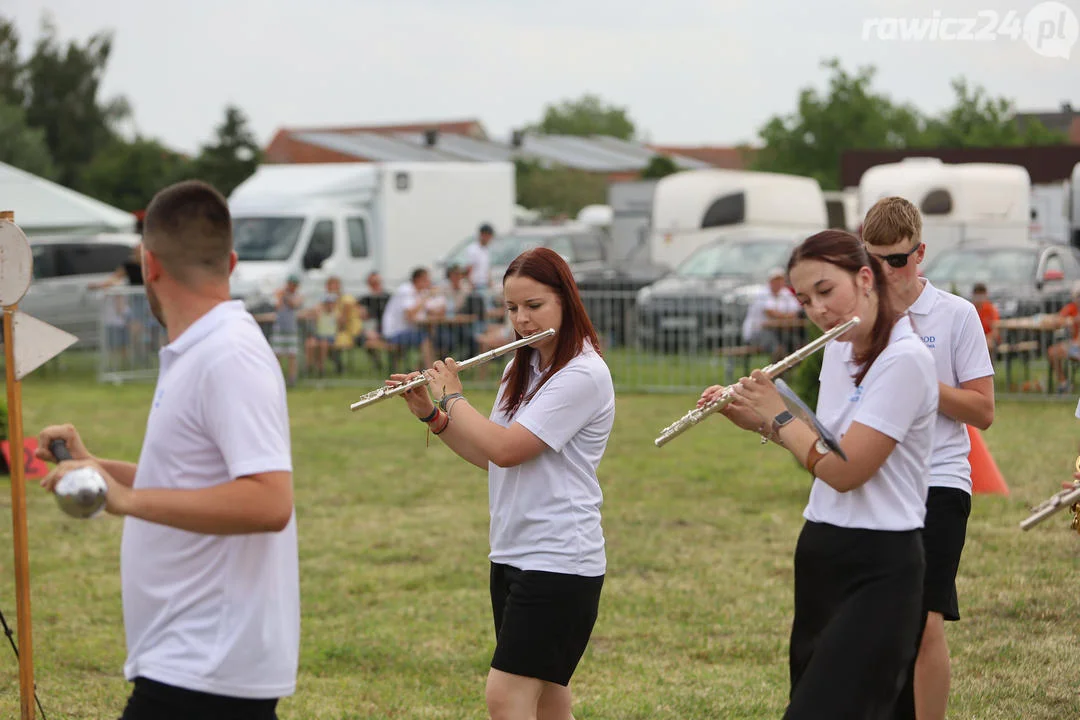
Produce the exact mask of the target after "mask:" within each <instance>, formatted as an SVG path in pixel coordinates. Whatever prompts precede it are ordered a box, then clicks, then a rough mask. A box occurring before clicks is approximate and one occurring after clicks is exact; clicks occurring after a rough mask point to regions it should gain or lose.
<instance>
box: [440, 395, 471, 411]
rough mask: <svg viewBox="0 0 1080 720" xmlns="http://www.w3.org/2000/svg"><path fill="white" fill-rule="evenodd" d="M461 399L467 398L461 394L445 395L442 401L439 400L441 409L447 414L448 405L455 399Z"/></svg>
mask: <svg viewBox="0 0 1080 720" xmlns="http://www.w3.org/2000/svg"><path fill="white" fill-rule="evenodd" d="M460 397H465V396H464V395H462V394H461V393H450V394H449V395H443V397H442V400H439V407H441V408H442V409H443V412H446V403H448V402H450V401H451V400H453V399H454V398H460Z"/></svg>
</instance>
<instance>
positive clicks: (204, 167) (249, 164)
mask: <svg viewBox="0 0 1080 720" xmlns="http://www.w3.org/2000/svg"><path fill="white" fill-rule="evenodd" d="M214 132H215V138H214V142H213V143H212V144H207V145H204V146H203V147H202V148H201V150H200V152H199V156H198V157H197V158H196V159H195V163H194V166H193V172H194V173H195V176H196V177H198V178H199V179H201V180H205V181H206V182H208V183H210V184H211V185H213V186H214V187H215V188H217V189H218V191H219V192H221V193H222V194H223V195H225V196H226V197H227V196H228V195H229V194H230V193H231V192H232V191H233V190H234V189H235V188H236V186H237V185H239V184H240V183H241V182H243V181H244V180H246V179H247V178H248V177H250V176H251V174H252V173H254V172H255V168H256V167H258V165H259V162H260V161H261V160H262V150H261V149H260V148H259V144H258V142H257V141H256V140H255V134H254V133H253V132H252V131H251V129H250V128H249V127H248V119H247V117H246V116H245V115H244V113H243V111H241V110H240V109H239V108H237V107H235V106H233V105H229V106H228V107H226V108H225V119H224V120H223V121H222V123H221V124H220V125H218V126H217V128H215V130H214Z"/></svg>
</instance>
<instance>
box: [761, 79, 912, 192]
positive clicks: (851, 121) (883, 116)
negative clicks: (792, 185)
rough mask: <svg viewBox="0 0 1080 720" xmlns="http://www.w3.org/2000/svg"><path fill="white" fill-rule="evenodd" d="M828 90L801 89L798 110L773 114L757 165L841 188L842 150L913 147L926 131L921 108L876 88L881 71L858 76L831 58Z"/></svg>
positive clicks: (764, 133) (762, 136) (764, 136)
mask: <svg viewBox="0 0 1080 720" xmlns="http://www.w3.org/2000/svg"><path fill="white" fill-rule="evenodd" d="M822 67H824V68H826V69H828V70H830V71H831V72H832V77H831V78H830V80H829V89H828V92H827V93H826V94H825V95H824V96H822V95H820V94H819V93H818V92H817V91H816V90H815V89H813V88H805V89H803V90H802V91H801V92H800V93H799V101H798V105H797V109H796V111H795V113H793V114H791V115H788V116H786V117H781V116H773V117H772V118H770V119H769V120H768V121H767V122H766V123H765V125H764V126H763V127H762V128H761V130H759V131H758V135H759V136H760V137H761V139H762V141H763V143H764V147H762V149H761V150H760V151H759V152H758V153H757V154H756V156H755V159H754V162H753V168H754V169H756V170H767V171H773V172H782V173H790V174H793V175H804V176H807V177H812V178H815V179H816V180H817V181H818V182H819V183H821V186H822V188H823V189H838V188H839V187H840V155H841V153H843V151H844V150H849V149H853V148H867V149H886V148H902V147H906V146H908V145H909V144H910V143H911V142H912V141H913V140H914V139H916V138H918V137H919V135H920V133H921V132H922V126H921V122H920V115H919V112H918V110H916V109H915V108H914V107H912V106H910V105H902V104H896V103H894V102H893V101H892V100H891V99H890V98H889V97H888V96H886V95H882V94H877V93H874V92H873V91H872V89H871V83H872V82H873V79H874V75H875V73H876V70H875V69H874V68H873V67H862V68H859V69H858V70H857V71H856V73H855V74H854V75H852V74H849V73H848V72H846V71H845V70H844V69H843V68H842V67H840V61H839V60H837V59H835V58H834V59H829V60H825V61H823V62H822Z"/></svg>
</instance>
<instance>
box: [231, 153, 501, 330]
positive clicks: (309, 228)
mask: <svg viewBox="0 0 1080 720" xmlns="http://www.w3.org/2000/svg"><path fill="white" fill-rule="evenodd" d="M229 206H230V211H231V212H232V217H233V237H234V245H235V249H236V252H237V255H238V256H239V262H238V263H237V267H236V269H235V270H234V272H233V276H232V282H231V285H232V294H233V297H237V298H242V299H243V300H244V301H245V303H246V304H247V307H248V309H250V310H252V311H253V312H258V311H262V310H267V309H269V306H271V305H272V301H273V294H274V292H275V291H276V290H277V289H278V288H280V287H282V286H283V285H284V284H285V281H286V278H287V277H288V276H289V275H293V274H295V275H297V276H299V277H300V279H301V283H300V289H301V292H302V293H303V294H304V297H305V298H306V300H307V302H308V304H313V303H314V302H317V301H318V298H319V296H321V295H322V294H323V293H324V292H325V290H324V288H325V284H326V279H327V278H328V277H329V276H331V275H335V276H337V277H339V278H340V279H341V284H342V290H343V291H344V292H346V293H350V294H353V295H362V294H364V293H365V292H366V290H367V287H366V281H367V276H368V274H369V273H370V272H372V271H378V272H379V273H380V274H381V275H382V277H383V280H384V284H385V288H386V290H387V291H388V292H391V291H393V289H394V287H395V286H396V285H397V284H398V283H400V282H402V281H404V280H406V279H408V278H409V276H410V274H411V272H412V270H413V269H414V268H415V267H418V266H424V267H427V268H428V269H434V267H435V263H436V262H437V261H438V260H439V259H440V258H442V257H443V256H444V255H445V254H446V253H447V251H448V250H450V249H451V248H452V247H454V246H455V245H456V244H458V243H460V242H461V241H462V239H463V238H466V237H469V236H476V235H477V231H478V229H479V227H480V226H481V225H482V224H484V223H487V224H490V225H491V226H492V227H493V228H494V230H495V232H496V233H500V232H505V231H508V230H510V229H512V228H513V226H514V207H515V182H514V166H513V164H511V163H506V162H485V163H468V162H462V163H456V162H435V163H406V162H395V163H313V164H282V165H262V166H260V167H259V168H258V169H257V170H256V171H255V173H254V174H252V175H251V177H249V178H248V179H247V180H245V181H244V182H243V183H241V184H240V185H239V186H237V188H236V189H235V190H234V191H233V193H232V194H231V195H230V196H229ZM436 280H437V278H436Z"/></svg>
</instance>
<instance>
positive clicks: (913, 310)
mask: <svg viewBox="0 0 1080 720" xmlns="http://www.w3.org/2000/svg"><path fill="white" fill-rule="evenodd" d="M862 238H863V241H864V242H865V243H866V245H867V250H868V251H869V252H870V254H871V255H875V256H876V257H877V258H878V259H879V260H880V261H881V264H882V266H883V267H884V271H885V277H886V280H887V282H888V285H889V292H890V295H891V297H892V299H893V302H894V304H895V307H896V309H897V310H905V309H906V310H907V312H908V315H909V317H910V319H911V324H912V326H913V327H914V329H915V332H916V334H918V335H919V336H920V337H921V338H922V340H923V343H924V344H925V345H926V347H927V348H928V349H929V350H930V354H931V355H933V357H934V364H935V365H936V367H937V375H938V385H939V387H938V390H939V392H938V397H939V402H938V416H937V423H936V426H935V429H934V450H933V454H932V456H931V459H930V489H929V494H928V496H927V501H926V522H925V526H924V528H923V545H924V547H925V551H926V576H925V580H924V582H923V587H924V592H923V601H924V610H925V612H926V618H925V623H926V625H925V628H924V630H923V632H922V635H921V640H920V645H919V651H918V656H917V658H916V661H915V665H914V667H913V668H912V669H911V673H910V677H909V678H908V683H907V686H906V687H905V689H904V691H903V692H902V693H901V696H900V706H899V707H898V711H897V715H896V717H897V718H904V717H907V718H915V717H916V715H917V716H918V718H919V720H936V719H941V720H943V719H944V717H945V710H946V707H947V705H948V699H949V679H950V677H949V676H950V667H949V646H948V644H947V642H946V640H945V621H946V620H949V621H957V620H959V619H960V606H959V600H958V598H957V594H956V573H957V570H958V568H959V566H960V554H961V552H962V550H963V547H964V540H965V537H966V534H967V520H968V516H969V514H970V513H971V465H970V463H969V461H968V455H969V453H970V452H971V441H970V438H969V436H968V433H967V428H966V427H965V425H971V426H973V427H977V428H979V429H980V430H985V429H986V428H988V427H990V424H991V423H992V422H993V420H994V366H993V364H992V363H991V360H990V352H989V350H988V349H987V345H986V338H985V336H984V335H983V330H982V322H981V321H980V320H979V313H978V311H977V310H976V309H975V306H974V305H972V304H971V303H970V302H969V301H967V300H966V299H964V298H961V297H958V296H956V295H953V294H951V293H948V292H944V291H942V290H939V289H937V288H935V287H934V286H933V285H931V284H930V282H929V281H928V280H926V279H925V278H921V277H919V273H918V265H919V263H920V262H922V259H923V256H924V255H925V252H926V250H925V246H924V245H923V243H922V218H921V217H920V216H919V211H918V209H917V208H916V207H915V206H914V205H913V204H911V203H910V202H908V201H907V200H905V199H903V198H900V197H888V198H884V199H882V200H879V201H878V202H877V203H876V204H875V205H874V206H873V207H871V208H870V211H869V212H868V213H867V215H866V220H865V221H864V223H863V229H862Z"/></svg>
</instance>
